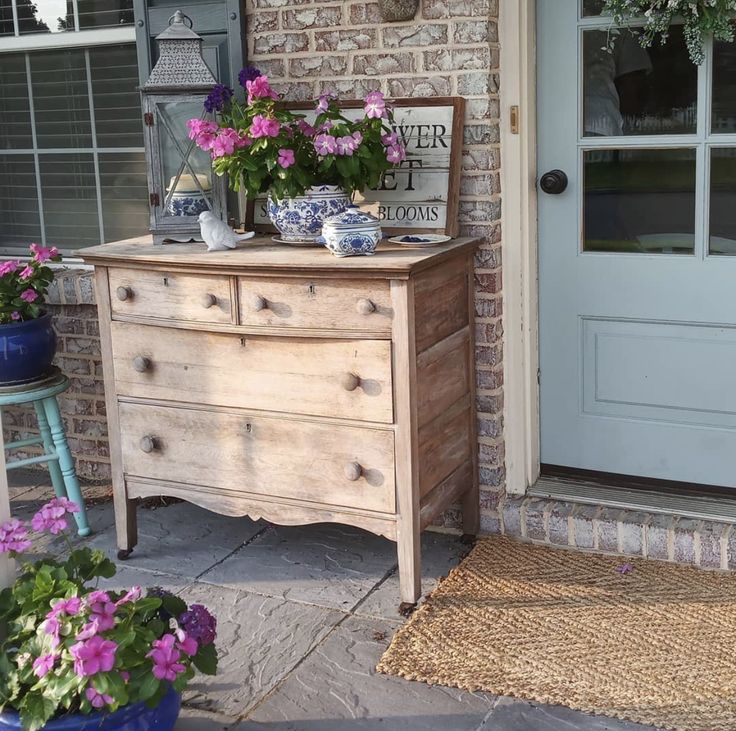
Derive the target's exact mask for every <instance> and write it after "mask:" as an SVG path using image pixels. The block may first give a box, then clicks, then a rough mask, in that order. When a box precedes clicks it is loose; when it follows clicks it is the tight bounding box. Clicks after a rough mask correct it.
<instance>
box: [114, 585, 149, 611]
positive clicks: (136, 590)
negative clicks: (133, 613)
mask: <svg viewBox="0 0 736 731" xmlns="http://www.w3.org/2000/svg"><path fill="white" fill-rule="evenodd" d="M142 594H143V590H142V589H141V587H140V586H134V587H132V588H131V589H129V590H128V592H127V593H126V594H125V595H124V596H121V597H120V599H118V600H117V601H116V602H115V606H116V607H121V606H122V605H123V604H128V603H129V602H137V601H138V600H139V599H140V598H141V595H142Z"/></svg>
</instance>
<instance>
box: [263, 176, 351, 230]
mask: <svg viewBox="0 0 736 731" xmlns="http://www.w3.org/2000/svg"><path fill="white" fill-rule="evenodd" d="M349 203H350V199H349V198H348V195H347V193H346V192H345V191H344V190H343V189H342V188H338V187H337V186H336V185H313V186H312V187H311V188H310V189H309V190H308V191H307V193H306V195H301V196H297V197H296V198H284V199H283V200H280V201H277V200H275V199H273V198H271V197H270V196H269V198H268V217H269V218H270V219H271V223H273V225H274V226H276V228H277V229H278V231H279V233H280V234H281V239H282V240H284V241H287V242H293V243H295V244H304V243H311V244H319V243H320V241H319V237H320V236H321V235H322V224H323V223H324V222H325V220H326V219H328V218H330V217H331V216H335V215H337V214H338V213H342V212H343V211H344V210H345V209H346V208H347V207H348V204H349Z"/></svg>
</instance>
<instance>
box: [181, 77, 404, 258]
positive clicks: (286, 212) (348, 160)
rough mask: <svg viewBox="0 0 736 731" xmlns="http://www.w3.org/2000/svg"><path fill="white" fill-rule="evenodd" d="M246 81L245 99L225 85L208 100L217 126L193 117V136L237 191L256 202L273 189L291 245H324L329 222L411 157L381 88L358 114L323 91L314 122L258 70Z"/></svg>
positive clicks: (273, 212) (275, 213) (274, 216)
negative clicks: (285, 101) (284, 101)
mask: <svg viewBox="0 0 736 731" xmlns="http://www.w3.org/2000/svg"><path fill="white" fill-rule="evenodd" d="M240 83H241V84H242V85H243V87H244V89H245V91H246V103H245V104H242V103H240V102H238V101H237V100H236V99H235V97H234V95H233V93H232V90H231V89H228V88H227V87H223V86H222V85H221V84H218V85H217V86H216V87H215V88H214V89H213V90H212V93H211V94H210V96H209V97H208V99H207V101H206V102H205V109H206V110H207V112H209V113H216V114H217V115H218V122H217V124H213V123H212V122H209V121H205V120H204V119H192V120H190V121H189V136H190V138H191V139H192V140H194V141H195V143H196V144H197V145H198V146H199V147H200V148H201V149H203V150H206V151H207V152H209V154H210V155H211V157H212V159H213V168H214V170H215V172H216V173H217V174H219V175H224V174H227V176H228V180H229V181H230V185H231V186H232V187H233V188H234V189H235V190H239V189H240V188H241V187H242V188H243V189H244V190H245V192H246V194H247V196H248V197H249V198H250V199H251V200H253V199H255V198H256V197H257V196H258V195H259V194H262V193H268V198H269V203H268V214H269V217H270V218H271V221H272V222H273V224H274V225H275V226H276V228H277V229H278V230H279V231H280V233H281V238H282V239H283V240H285V241H287V242H290V243H315V242H317V241H318V240H319V238H320V236H321V234H322V223H323V222H324V221H325V219H327V218H329V217H330V216H334V215H337V214H340V213H342V212H343V211H344V210H345V209H346V208H347V206H348V204H349V202H350V197H351V196H352V194H353V193H354V192H355V191H360V190H363V189H366V188H376V187H378V185H380V183H381V180H382V178H383V175H384V173H385V172H386V171H388V170H390V169H392V168H393V167H396V166H398V165H401V163H402V162H403V160H404V158H405V152H404V146H403V144H402V143H401V142H400V141H399V139H398V137H397V135H396V133H395V130H394V129H393V116H392V112H391V106H390V105H389V104H388V103H387V102H386V100H385V99H384V97H383V94H381V92H379V91H374V92H371V93H370V94H368V95H367V96H366V97H365V100H364V108H363V110H362V112H363V113H362V115H361V116H359V117H358V118H356V119H352V118H350V119H349V118H348V117H347V116H345V115H344V113H343V112H342V111H341V110H340V108H339V106H338V103H337V100H336V98H335V96H334V95H332V94H323V95H322V96H321V97H320V98H319V99H318V100H317V102H315V109H314V119H311V120H310V121H309V122H308V121H307V120H306V119H305V118H304V117H303V116H302V115H297V114H294V113H292V112H290V111H288V110H286V109H284V108H283V106H282V105H280V104H279V95H278V94H277V93H276V92H275V91H274V90H273V88H272V87H271V85H270V84H269V81H268V78H267V77H266V76H264V75H262V74H261V72H260V71H259V70H258V69H254V68H246V69H243V70H242V71H241V73H240ZM387 140H390V142H387Z"/></svg>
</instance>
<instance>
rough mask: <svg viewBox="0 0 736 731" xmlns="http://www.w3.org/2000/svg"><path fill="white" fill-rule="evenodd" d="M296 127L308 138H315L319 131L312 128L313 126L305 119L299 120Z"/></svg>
mask: <svg viewBox="0 0 736 731" xmlns="http://www.w3.org/2000/svg"><path fill="white" fill-rule="evenodd" d="M296 126H297V127H298V128H299V131H300V132H301V133H302V134H303V135H305V136H306V137H314V135H315V132H316V131H317V130H315V128H314V127H312V125H311V124H308V123H307V122H305V121H304V120H303V119H299V120H297V123H296Z"/></svg>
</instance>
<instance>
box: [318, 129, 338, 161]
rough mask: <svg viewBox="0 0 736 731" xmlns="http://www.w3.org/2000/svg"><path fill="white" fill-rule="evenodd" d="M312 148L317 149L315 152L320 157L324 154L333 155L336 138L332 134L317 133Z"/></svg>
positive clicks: (335, 147)
mask: <svg viewBox="0 0 736 731" xmlns="http://www.w3.org/2000/svg"><path fill="white" fill-rule="evenodd" d="M314 149H315V150H317V154H318V155H321V156H322V157H324V156H325V155H333V154H334V153H335V151H336V150H337V140H336V139H335V138H334V137H333V135H326V134H321V135H318V136H317V137H316V138H315V140H314Z"/></svg>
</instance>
